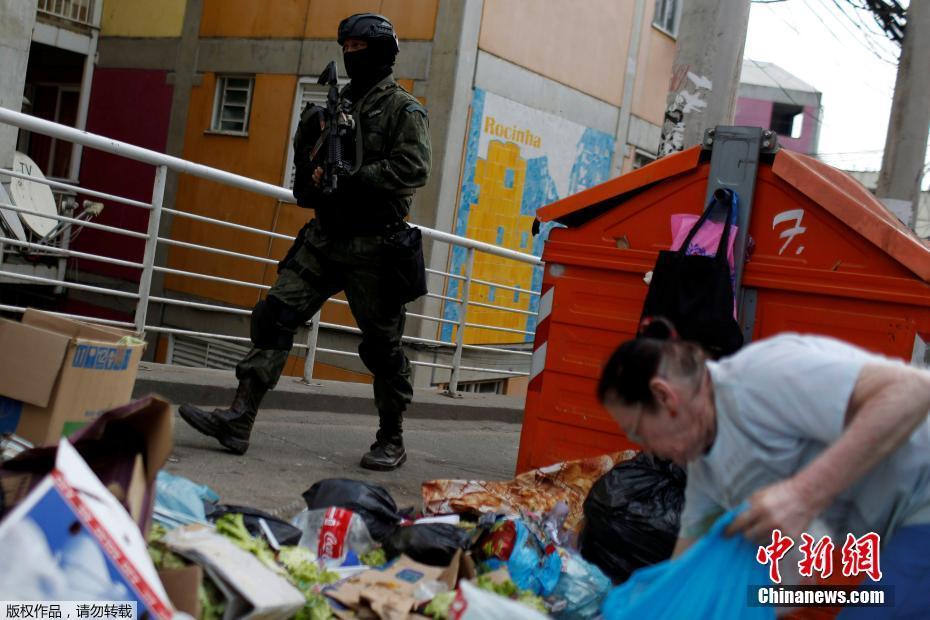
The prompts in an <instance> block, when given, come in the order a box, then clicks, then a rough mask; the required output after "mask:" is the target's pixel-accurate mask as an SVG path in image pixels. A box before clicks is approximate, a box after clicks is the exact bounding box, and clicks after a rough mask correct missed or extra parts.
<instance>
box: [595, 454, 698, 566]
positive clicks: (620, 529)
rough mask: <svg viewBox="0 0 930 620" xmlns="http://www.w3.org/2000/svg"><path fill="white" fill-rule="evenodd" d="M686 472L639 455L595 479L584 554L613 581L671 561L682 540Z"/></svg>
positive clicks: (645, 455) (655, 459) (672, 465)
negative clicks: (680, 532) (680, 526)
mask: <svg viewBox="0 0 930 620" xmlns="http://www.w3.org/2000/svg"><path fill="white" fill-rule="evenodd" d="M685 481H686V474H685V471H684V470H683V469H682V468H680V467H678V466H677V465H675V464H674V463H671V462H669V461H664V460H662V459H657V458H654V457H652V456H650V455H647V454H644V453H640V454H638V455H636V456H635V457H634V458H632V459H630V460H628V461H624V462H622V463H619V464H618V465H617V466H616V467H614V468H613V469H611V470H610V471H609V472H607V473H606V474H604V476H602V477H601V479H600V480H598V481H597V482H595V483H594V486H592V487H591V491H590V492H589V493H588V497H587V499H585V502H584V515H585V525H584V529H583V530H582V532H581V537H580V539H579V544H580V548H581V555H582V557H584V559H586V560H588V561H589V562H591V563H592V564H596V565H597V566H598V567H599V568H600V569H601V570H602V571H604V573H605V574H606V575H607V576H608V577H610V578H611V579H612V580H613V581H614V583H621V582H623V581H626V580H627V578H628V577H629V576H630V573H632V572H633V571H634V570H636V569H637V568H640V567H641V566H647V565H649V564H655V563H657V562H661V561H663V560H667V559H668V558H670V557H671V555H672V550H673V549H674V548H675V541H676V540H677V538H678V527H679V520H680V517H681V509H682V507H683V506H684V503H685Z"/></svg>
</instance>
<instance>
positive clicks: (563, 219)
mask: <svg viewBox="0 0 930 620" xmlns="http://www.w3.org/2000/svg"><path fill="white" fill-rule="evenodd" d="M700 156H701V147H700V146H694V147H691V148H690V149H687V150H685V151H681V152H680V153H675V154H673V155H668V156H666V157H663V158H662V159H658V160H656V161H654V162H652V163H650V164H649V165H647V166H643V167H642V168H639V169H637V170H634V171H632V172H629V173H627V174H624V175H621V176H619V177H616V178H614V179H610V180H609V181H606V182H604V183H601V184H600V185H596V186H594V187H591V188H589V189H586V190H584V191H583V192H578V193H577V194H573V195H571V196H567V197H566V198H563V199H562V200H558V201H556V202H553V203H551V204H549V205H546V206H545V207H542V208H541V209H539V210H538V211H537V212H536V217H537V218H539V220H540V221H542V222H549V221H556V222H558V223H560V224H564V225H566V226H569V227H575V226H581V225H583V224H585V223H586V222H588V221H590V220H592V219H594V218H596V217H597V216H599V215H601V214H603V213H605V212H606V211H609V210H610V209H612V208H614V207H616V206H617V204H618V202H619V201H621V199H622V198H623V197H624V196H627V195H629V194H631V193H634V192H637V191H640V190H643V189H645V188H647V187H649V186H652V185H654V184H656V183H659V182H660V181H664V180H665V179H668V178H670V177H673V176H676V175H678V174H682V173H684V172H688V171H690V170H693V169H694V168H696V167H697V166H698V164H699V163H700ZM771 166H772V173H773V174H774V175H775V176H777V177H778V178H780V179H782V180H783V181H785V183H787V184H788V185H790V186H792V187H794V188H795V189H797V190H798V191H799V192H801V193H802V194H804V195H805V196H807V197H808V198H810V199H811V200H812V201H814V202H815V203H817V204H818V205H819V206H820V207H822V208H823V209H824V210H825V211H827V212H828V213H830V214H832V215H833V216H835V217H836V218H837V219H839V220H840V221H842V222H843V223H845V224H846V225H847V226H849V227H850V228H851V229H853V230H855V231H856V232H857V233H859V234H860V235H862V237H864V238H865V239H866V240H867V241H869V242H870V243H872V244H874V245H876V246H877V247H878V248H879V249H881V250H882V251H883V252H885V253H886V254H888V255H889V256H891V257H892V258H894V259H895V260H896V261H898V262H899V263H901V264H902V265H903V266H905V267H906V268H907V269H909V270H910V271H911V272H913V273H914V274H915V275H917V276H918V277H920V279H922V280H924V281H925V282H930V260H928V259H930V246H928V245H927V244H926V243H924V242H923V241H922V240H921V239H920V237H918V236H917V235H916V234H915V233H914V232H913V231H911V230H910V229H908V228H907V226H905V225H904V223H903V222H901V220H899V219H898V218H897V217H896V216H895V215H894V213H892V212H891V211H890V210H888V208H887V207H885V205H883V204H882V203H881V201H880V200H878V198H876V197H875V196H874V195H873V194H872V193H871V192H870V191H869V190H868V189H866V188H865V186H863V185H862V184H861V183H860V182H859V181H857V180H856V179H854V178H853V177H851V176H850V175H848V174H846V173H845V172H843V171H842V170H838V169H836V168H834V167H832V166H830V165H828V164H825V163H823V162H822V161H819V160H817V159H814V158H813V157H810V156H807V155H802V154H800V153H795V152H793V151H789V150H786V149H780V150H779V151H778V153H777V154H776V155H775V159H774V162H773V163H772V164H771Z"/></svg>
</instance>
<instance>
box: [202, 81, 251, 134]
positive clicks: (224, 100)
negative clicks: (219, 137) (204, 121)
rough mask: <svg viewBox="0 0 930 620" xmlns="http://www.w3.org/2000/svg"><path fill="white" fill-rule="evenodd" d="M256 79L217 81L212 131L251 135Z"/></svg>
mask: <svg viewBox="0 0 930 620" xmlns="http://www.w3.org/2000/svg"><path fill="white" fill-rule="evenodd" d="M254 85H255V79H254V78H250V77H233V76H223V77H220V78H218V79H217V80H216V97H215V98H214V101H215V103H214V105H213V122H212V123H211V125H210V129H211V130H212V131H216V132H219V133H229V134H234V135H238V136H246V135H248V134H249V113H250V112H251V108H252V88H253V87H254Z"/></svg>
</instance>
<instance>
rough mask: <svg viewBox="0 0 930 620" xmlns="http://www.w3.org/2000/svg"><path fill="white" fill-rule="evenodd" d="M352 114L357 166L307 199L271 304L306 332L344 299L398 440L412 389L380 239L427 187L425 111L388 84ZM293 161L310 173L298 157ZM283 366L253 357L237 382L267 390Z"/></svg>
mask: <svg viewBox="0 0 930 620" xmlns="http://www.w3.org/2000/svg"><path fill="white" fill-rule="evenodd" d="M346 94H347V93H346V90H344V91H343V96H346ZM352 115H353V117H354V118H355V119H356V122H357V123H358V132H357V136H358V137H359V138H360V139H361V142H362V153H363V159H362V165H361V166H360V168H359V169H358V171H357V172H356V173H355V174H354V175H353V176H352V177H351V178H350V179H349V180H348V182H347V183H346V186H345V187H344V188H342V187H341V189H340V190H339V191H338V192H336V193H335V194H334V195H333V196H332V197H324V196H323V195H322V194H321V193H319V192H317V193H316V194H315V195H312V194H311V195H309V196H308V197H307V199H306V203H307V204H306V205H305V206H308V207H313V208H315V211H316V219H314V220H312V221H311V222H310V223H309V225H308V226H307V227H305V228H304V229H303V230H302V231H301V234H300V235H298V239H297V245H296V246H295V248H294V250H296V251H292V252H291V254H290V256H289V258H288V259H287V260H286V261H283V262H282V265H281V267H280V268H279V275H278V279H277V281H276V282H275V283H274V286H272V288H271V291H269V293H268V295H269V297H275V298H277V300H278V301H280V302H283V304H284V305H286V306H288V307H289V308H291V309H292V310H294V311H295V312H296V314H297V315H299V319H300V321H299V322H300V323H303V322H305V321H307V320H309V319H310V318H311V317H312V316H313V315H314V314H316V312H317V311H318V310H319V309H320V308H321V307H322V305H323V303H324V302H325V301H326V300H327V299H328V298H329V297H331V296H332V295H334V294H336V293H338V292H339V291H343V290H344V291H345V294H346V298H347V299H348V302H349V307H350V309H351V311H352V314H353V316H354V317H355V320H356V322H357V323H358V326H359V328H360V329H361V331H362V342H361V344H360V345H359V355H360V356H361V359H362V362H363V363H364V364H365V366H366V367H367V368H368V369H369V370H370V371H371V372H372V374H373V375H374V395H375V405H376V407H377V408H378V412H379V415H380V417H381V423H382V431H385V430H386V431H388V432H394V431H397V432H399V431H400V423H401V418H402V414H403V412H404V410H405V409H406V407H407V404H408V403H410V400H411V398H412V396H413V387H412V385H411V383H410V362H409V361H408V360H407V357H406V356H405V355H404V352H403V350H402V348H401V335H402V333H403V330H404V322H405V319H406V309H405V307H404V306H403V305H401V304H398V303H394V302H392V301H391V294H390V293H391V291H390V287H391V282H390V277H389V275H388V273H387V271H386V269H385V258H386V257H385V251H384V237H385V235H386V234H387V233H388V232H389V231H390V230H392V229H393V228H396V227H397V226H399V225H402V222H403V218H405V217H406V216H407V214H408V213H409V210H410V203H411V199H412V195H413V190H414V189H415V188H417V187H421V186H422V185H424V184H425V183H426V180H427V177H428V175H429V169H430V144H429V133H428V123H427V117H426V110H425V109H424V108H423V106H421V105H420V103H419V102H418V101H417V100H416V99H415V98H414V97H413V96H412V95H410V94H408V93H407V92H406V91H404V90H403V89H402V88H400V87H399V86H398V85H397V83H396V82H395V81H394V77H393V75H389V76H387V77H386V78H384V79H383V80H381V81H380V82H378V83H376V84H375V85H374V86H373V87H372V88H371V89H370V90H369V91H368V93H367V94H365V95H364V96H363V97H362V98H361V99H360V100H359V101H357V102H356V103H355V105H354V106H353V109H352ZM299 138H300V137H299V136H297V137H295V143H298V142H300V139H299ZM298 162H300V163H303V162H307V163H305V164H304V165H307V166H311V164H309V160H308V159H304V160H301V159H300V154H299V153H298ZM300 163H299V164H298V165H300ZM301 172H304V173H305V174H312V171H311V170H306V171H298V174H300V173H301ZM296 193H298V192H296V191H295V194H296ZM291 330H292V331H296V327H294V328H291ZM287 357H288V351H283V350H274V349H261V348H253V349H252V350H251V351H249V353H248V354H247V355H246V356H245V358H244V359H243V360H242V361H241V362H240V363H239V364H238V366H237V367H236V376H237V377H238V378H239V379H240V380H243V379H245V378H247V377H248V376H249V375H250V374H251V375H253V376H254V378H256V379H257V380H258V381H259V382H260V383H261V384H263V385H264V386H265V387H266V388H273V387H274V386H275V384H276V383H277V381H278V378H279V377H280V375H281V371H282V369H283V368H284V364H285V362H286V361H287Z"/></svg>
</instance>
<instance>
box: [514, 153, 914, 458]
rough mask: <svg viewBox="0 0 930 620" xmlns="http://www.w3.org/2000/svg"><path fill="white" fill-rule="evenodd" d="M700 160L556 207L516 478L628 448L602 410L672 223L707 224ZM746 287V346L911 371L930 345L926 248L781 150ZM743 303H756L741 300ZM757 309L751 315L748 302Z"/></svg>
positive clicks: (837, 180)
mask: <svg viewBox="0 0 930 620" xmlns="http://www.w3.org/2000/svg"><path fill="white" fill-rule="evenodd" d="M709 170H710V162H709V156H708V153H707V152H706V151H702V150H701V148H700V147H694V148H692V149H689V150H687V151H683V152H681V153H678V154H676V155H672V156H669V157H665V158H663V159H661V160H659V161H657V162H655V163H652V164H650V165H648V166H645V167H643V168H640V169H639V170H636V171H634V172H632V173H630V174H627V175H624V176H621V177H618V178H616V179H613V180H611V181H608V182H606V183H603V184H601V185H598V186H596V187H593V188H591V189H588V190H586V191H584V192H581V193H578V194H575V195H574V196H570V197H568V198H565V199H564V200H560V201H558V202H555V203H553V204H551V205H548V206H547V207H545V208H543V209H541V210H540V211H539V212H538V217H539V218H540V219H541V220H542V221H553V220H554V221H558V222H560V223H562V224H564V225H565V226H566V227H565V228H556V229H553V230H552V231H551V233H550V236H549V240H548V242H547V243H546V247H545V250H544V252H543V259H544V260H545V262H546V268H545V275H544V278H543V284H542V291H541V292H542V300H541V303H540V312H539V324H538V327H537V330H536V339H535V346H534V354H533V363H532V369H531V378H530V384H529V389H528V393H527V400H526V411H525V414H524V420H523V431H522V435H521V437H520V453H519V457H518V460H517V471H518V472H522V471H526V470H528V469H531V468H534V467H540V466H544V465H547V464H550V463H554V462H558V461H564V460H567V459H574V458H580V457H585V456H591V455H595V454H602V453H605V452H611V451H615V450H619V449H624V448H628V447H631V446H632V445H633V444H631V443H630V442H629V441H628V440H627V439H626V437H625V436H624V435H623V432H622V431H621V430H620V428H619V427H618V426H617V425H616V424H615V423H614V422H613V420H612V419H611V418H610V416H609V415H608V413H607V411H606V410H605V409H604V408H603V407H601V406H600V405H599V404H598V402H597V399H596V397H595V386H596V383H597V379H598V377H599V374H600V370H601V367H602V365H603V363H604V362H605V361H606V360H607V357H608V356H609V355H610V353H611V352H612V351H613V350H614V348H616V346H617V345H618V344H620V343H621V342H622V341H624V340H626V339H628V338H630V337H632V336H633V334H634V332H635V330H636V327H637V324H638V320H639V315H640V311H641V309H642V304H643V301H644V299H645V296H646V291H647V288H648V287H647V284H646V283H645V281H644V279H643V278H644V276H645V274H646V273H647V272H648V271H650V270H651V269H652V267H653V266H654V264H655V260H656V256H657V254H658V252H659V251H660V250H663V249H668V248H669V246H670V245H671V241H672V234H671V229H670V224H669V222H670V218H671V216H672V215H673V214H675V213H694V214H698V213H700V212H701V210H702V208H703V205H704V197H705V192H706V190H707V183H708V176H709ZM749 235H750V237H751V238H752V240H753V241H754V244H755V248H754V251H753V253H752V255H751V258H750V260H749V262H748V263H746V265H745V269H744V272H743V279H742V287H743V291H744V304H743V310H742V313H741V314H742V316H741V321H742V322H743V324H744V333H746V334H747V335H751V338H752V339H759V338H763V337H765V336H769V335H772V334H775V333H778V332H783V331H794V332H801V333H818V334H825V335H830V336H834V337H837V338H841V339H843V340H846V341H848V342H851V343H854V344H857V345H860V346H862V347H865V348H867V349H871V350H873V351H876V352H880V353H884V354H886V355H889V356H894V357H898V358H902V359H905V360H911V359H912V357H913V356H914V355H916V354H917V352H919V354H920V355H923V353H922V352H923V342H924V341H925V340H927V339H928V335H930V285H928V282H930V247H928V246H927V244H925V243H924V242H923V241H922V240H920V239H919V238H918V237H916V236H915V235H914V234H913V233H912V232H911V231H909V230H908V229H907V228H906V227H905V226H904V225H903V224H901V223H900V222H899V221H898V220H897V218H896V217H895V216H894V215H893V214H892V213H891V212H889V211H888V210H887V209H886V208H885V207H884V206H883V205H882V204H881V203H880V202H879V201H878V200H877V199H876V198H875V197H874V196H872V194H871V193H869V191H868V190H866V189H865V188H864V187H863V186H862V185H861V184H859V183H858V182H857V181H856V180H854V179H853V178H851V177H849V176H848V175H846V174H844V173H843V172H841V171H839V170H836V169H834V168H832V167H830V166H828V165H826V164H824V163H822V162H819V161H817V160H815V159H813V158H810V157H807V156H804V155H800V154H796V153H793V152H790V151H785V150H781V151H779V152H778V153H777V154H775V155H774V156H768V157H765V158H762V160H761V161H760V162H759V169H758V175H757V178H756V189H755V195H754V199H753V203H752V212H751V216H750V221H749ZM747 293H751V295H748V296H747ZM747 299H751V301H752V302H753V303H751V304H750V305H749V306H747V304H746V300H747Z"/></svg>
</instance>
